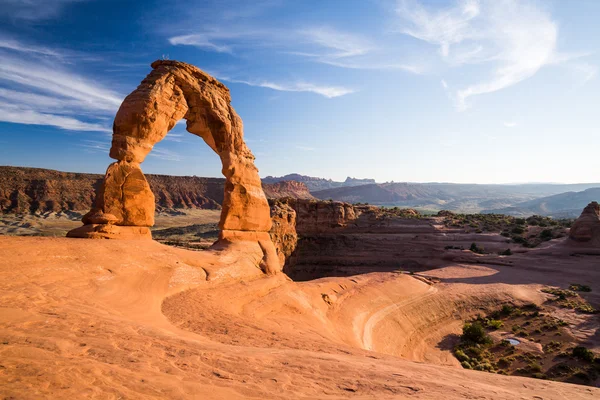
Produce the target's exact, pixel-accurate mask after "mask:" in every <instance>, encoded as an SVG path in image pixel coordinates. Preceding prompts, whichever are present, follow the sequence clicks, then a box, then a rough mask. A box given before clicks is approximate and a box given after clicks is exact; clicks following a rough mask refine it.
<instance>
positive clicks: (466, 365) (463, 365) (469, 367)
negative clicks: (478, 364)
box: [460, 361, 473, 369]
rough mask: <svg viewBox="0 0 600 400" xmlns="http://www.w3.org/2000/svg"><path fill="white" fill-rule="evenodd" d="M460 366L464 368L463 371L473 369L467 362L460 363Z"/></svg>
mask: <svg viewBox="0 0 600 400" xmlns="http://www.w3.org/2000/svg"><path fill="white" fill-rule="evenodd" d="M460 365H461V366H462V367H463V368H465V369H473V367H472V366H471V364H469V363H468V362H467V361H463V362H461V363H460Z"/></svg>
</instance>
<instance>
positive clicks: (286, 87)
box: [212, 73, 355, 99]
mask: <svg viewBox="0 0 600 400" xmlns="http://www.w3.org/2000/svg"><path fill="white" fill-rule="evenodd" d="M212 75H213V76H215V77H216V78H218V79H220V80H223V81H227V82H232V83H241V84H244V85H248V86H257V87H263V88H268V89H272V90H277V91H281V92H308V93H316V94H319V95H321V96H324V97H327V98H329V99H331V98H334V97H340V96H344V95H347V94H350V93H354V92H355V90H354V89H350V88H346V87H342V86H328V85H318V84H314V83H308V82H294V83H275V82H269V81H249V80H243V79H235V78H231V77H228V76H225V75H220V74H219V73H212Z"/></svg>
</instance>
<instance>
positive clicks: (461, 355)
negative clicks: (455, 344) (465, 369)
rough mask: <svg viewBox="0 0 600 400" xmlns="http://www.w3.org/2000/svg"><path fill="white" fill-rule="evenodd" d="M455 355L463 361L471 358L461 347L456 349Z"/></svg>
mask: <svg viewBox="0 0 600 400" xmlns="http://www.w3.org/2000/svg"><path fill="white" fill-rule="evenodd" d="M454 355H455V356H456V358H457V359H458V361H460V362H463V361H469V360H471V358H470V357H469V356H467V355H466V354H465V352H464V351H462V350H461V349H456V350H455V351H454Z"/></svg>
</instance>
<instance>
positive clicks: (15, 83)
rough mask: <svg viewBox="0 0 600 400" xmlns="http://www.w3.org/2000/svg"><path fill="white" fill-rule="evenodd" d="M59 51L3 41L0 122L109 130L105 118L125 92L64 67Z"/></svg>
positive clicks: (7, 40) (0, 49)
mask: <svg viewBox="0 0 600 400" xmlns="http://www.w3.org/2000/svg"><path fill="white" fill-rule="evenodd" d="M61 54H62V51H60V50H54V49H48V48H45V47H40V46H35V45H30V44H23V43H22V42H20V41H17V40H13V39H5V38H3V39H0V57H1V58H2V63H0V110H1V111H0V121H6V122H12V123H22V124H36V125H50V126H56V127H59V128H62V129H65V130H79V131H102V132H109V131H110V127H108V126H107V125H106V121H103V120H102V118H103V117H106V116H112V115H114V113H115V111H116V110H117V109H118V107H119V105H120V104H121V96H120V95H118V94H117V93H115V92H113V91H112V90H110V89H107V88H105V87H103V86H102V85H100V84H98V83H96V82H93V81H91V80H89V79H87V78H84V77H82V76H81V75H79V74H77V73H74V72H71V71H69V70H67V69H64V68H63V66H62V65H63V64H62V63H61ZM48 57H50V59H48ZM84 116H85V117H87V118H86V119H91V120H92V121H83V120H81V117H84ZM93 120H95V121H93Z"/></svg>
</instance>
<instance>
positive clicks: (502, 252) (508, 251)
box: [498, 249, 512, 256]
mask: <svg viewBox="0 0 600 400" xmlns="http://www.w3.org/2000/svg"><path fill="white" fill-rule="evenodd" d="M498 254H500V255H501V256H512V251H511V250H510V249H506V250H504V251H501V252H500V253H498Z"/></svg>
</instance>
